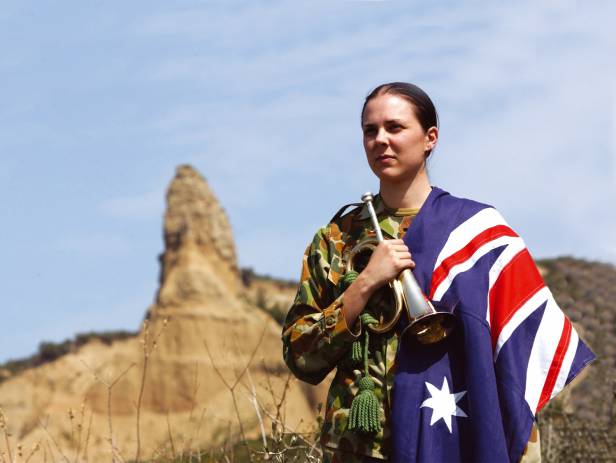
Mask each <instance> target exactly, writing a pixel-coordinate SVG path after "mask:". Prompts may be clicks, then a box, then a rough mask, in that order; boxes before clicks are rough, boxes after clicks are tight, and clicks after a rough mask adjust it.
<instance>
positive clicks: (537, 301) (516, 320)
mask: <svg viewBox="0 0 616 463" xmlns="http://www.w3.org/2000/svg"><path fill="white" fill-rule="evenodd" d="M550 295H551V293H550V290H549V289H548V287H547V286H544V287H543V288H540V289H539V290H538V291H537V292H536V293H535V294H533V295H532V297H531V298H530V299H528V301H526V302H525V303H524V304H523V305H522V307H520V308H519V309H518V310H517V311H516V312H515V313H514V314H513V316H512V317H511V319H510V320H509V321H508V322H507V323H506V324H505V326H503V329H502V330H501V332H500V335H499V336H498V339H497V341H496V347H495V349H494V362H496V359H497V358H498V353H499V352H500V350H501V348H502V347H503V345H504V344H505V343H506V342H507V341H508V340H509V338H510V337H511V335H512V334H513V332H514V331H515V330H516V329H517V328H518V327H519V326H520V325H521V324H522V322H524V320H526V319H527V318H528V317H529V316H530V315H531V314H532V313H533V312H534V311H535V310H537V309H538V308H539V307H540V306H541V304H543V303H544V302H545V301H546V300H547V299H548V298H549V297H550Z"/></svg>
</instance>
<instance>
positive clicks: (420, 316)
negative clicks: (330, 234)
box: [361, 192, 455, 344]
mask: <svg viewBox="0 0 616 463" xmlns="http://www.w3.org/2000/svg"><path fill="white" fill-rule="evenodd" d="M373 199H374V198H373V196H372V193H370V192H366V193H364V194H363V195H362V197H361V200H362V201H363V202H364V203H365V204H366V206H367V207H368V211H369V213H370V218H371V219H372V225H373V226H374V230H375V232H376V236H377V240H378V242H379V243H380V242H382V241H384V238H383V233H382V232H381V226H380V224H379V221H378V219H377V217H376V212H375V211H374V206H373V204H372V201H373ZM391 286H392V289H393V290H394V291H396V292H399V293H400V296H401V299H402V304H401V306H402V307H404V309H405V310H406V315H407V317H408V322H409V323H408V326H407V327H406V328H405V329H404V331H403V332H402V337H405V336H412V337H413V338H415V339H416V340H417V341H418V342H420V343H421V344H433V343H436V342H439V341H441V340H443V339H445V338H446V337H447V336H448V335H449V334H450V333H451V331H452V330H453V327H454V324H455V316H454V315H453V314H451V313H449V312H442V311H437V310H436V309H435V308H434V306H433V305H432V303H431V302H430V301H429V300H428V298H427V297H426V296H425V295H424V293H423V291H422V290H421V288H420V286H419V283H417V280H416V279H415V276H414V275H413V272H411V270H410V269H404V270H403V271H402V272H401V273H400V275H399V276H398V277H397V278H396V279H395V280H394V281H393V282H391ZM399 311H401V308H400V309H396V313H395V315H394V317H393V318H394V319H395V320H396V321H397V320H398V318H399V317H400V313H399ZM394 324H395V323H391V322H389V323H387V326H388V327H389V326H393V325H394ZM371 329H372V330H373V331H377V332H382V331H383V330H382V329H381V327H380V326H376V327H372V328H371Z"/></svg>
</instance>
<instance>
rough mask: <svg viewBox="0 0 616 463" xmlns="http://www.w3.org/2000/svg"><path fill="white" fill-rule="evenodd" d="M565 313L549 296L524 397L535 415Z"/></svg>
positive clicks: (532, 354) (561, 329)
mask: <svg viewBox="0 0 616 463" xmlns="http://www.w3.org/2000/svg"><path fill="white" fill-rule="evenodd" d="M564 324H565V315H564V314H563V312H562V310H560V308H559V307H558V305H556V301H555V300H554V298H553V297H551V296H550V297H548V301H547V304H546V307H545V311H544V313H543V318H542V319H541V323H540V324H539V329H538V330H537V335H536V336H535V340H534V342H533V348H532V350H531V352H530V358H529V360H528V367H527V370H526V391H525V393H524V398H525V399H526V402H527V403H528V405H529V407H530V409H531V411H532V413H533V415H534V414H535V413H536V411H537V406H538V405H539V399H540V398H541V392H542V391H543V386H544V384H545V380H546V378H547V376H548V372H549V370H550V366H551V365H552V360H553V359H554V354H555V353H556V348H557V347H558V342H559V341H560V337H561V335H562V332H563V328H564Z"/></svg>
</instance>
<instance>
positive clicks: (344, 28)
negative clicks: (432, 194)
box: [0, 1, 616, 361]
mask: <svg viewBox="0 0 616 463" xmlns="http://www.w3.org/2000/svg"><path fill="white" fill-rule="evenodd" d="M615 13H616V6H614V4H613V3H608V2H584V3H583V6H582V3H581V2H580V3H579V4H578V3H577V2H567V1H564V2H556V1H551V2H515V4H514V3H513V2H510V3H509V2H498V3H496V2H434V5H432V6H429V7H426V6H425V5H424V2H398V1H367V2H362V1H357V2H356V1H344V2H336V1H334V2H331V1H330V2H325V1H323V2H310V3H307V2H306V3H302V2H293V1H288V2H275V1H271V2H231V1H229V2H173V3H172V2H53V1H41V2H33V1H30V2H17V1H15V2H5V3H3V7H2V10H1V11H0V73H1V75H2V85H1V86H0V153H1V156H0V198H1V199H0V201H1V204H2V212H3V214H2V216H3V224H2V227H1V228H0V230H1V235H0V237H1V238H2V243H3V251H4V252H3V253H2V256H3V264H4V265H2V267H1V270H0V272H1V273H0V281H1V282H2V287H1V290H2V309H1V310H2V321H3V325H4V329H3V333H2V334H3V335H2V338H1V340H0V361H2V360H6V359H8V358H15V357H20V356H24V355H28V354H31V353H33V352H34V351H35V350H36V348H37V345H38V343H39V342H40V341H41V340H55V341H59V340H62V339H64V338H66V337H70V336H72V335H73V334H75V333H76V332H83V331H88V330H107V329H136V328H137V327H138V325H139V323H140V321H141V319H142V317H143V314H144V311H145V309H146V308H147V306H148V305H149V304H151V302H152V301H153V297H154V294H155V290H156V287H157V278H158V262H157V255H158V254H159V253H160V252H161V251H162V250H163V242H162V228H161V227H162V214H163V211H164V193H165V189H166V187H167V185H168V182H169V181H170V179H171V178H172V176H173V174H174V169H175V166H176V165H178V164H181V163H191V164H193V165H194V166H195V167H196V168H197V169H198V170H199V171H200V172H201V173H202V174H203V175H204V176H205V177H206V178H207V180H208V182H209V183H210V185H211V187H212V188H213V190H214V191H215V192H216V194H217V196H218V198H219V199H220V201H221V203H222V205H223V207H224V208H225V209H226V211H227V213H228V214H229V217H230V220H231V223H232V226H233V233H234V238H235V240H236V243H237V251H238V255H239V260H240V265H242V266H251V267H253V268H255V270H257V271H258V272H261V273H267V274H270V275H274V276H278V277H284V278H294V279H295V278H297V277H298V275H299V269H300V259H301V255H302V252H303V250H304V248H305V246H306V244H307V243H308V241H309V240H310V238H311V237H312V234H313V233H314V231H315V230H316V229H317V228H318V227H319V226H320V225H322V224H324V223H325V222H326V221H327V220H328V219H329V218H330V217H331V216H332V215H333V214H334V213H335V211H336V210H337V209H338V207H339V206H340V205H342V204H344V203H348V202H355V201H358V200H359V197H360V196H361V194H362V193H363V192H364V191H366V190H373V191H376V190H377V189H378V184H377V182H376V179H375V177H374V176H373V175H372V173H371V172H370V170H369V168H368V167H367V164H366V163H365V159H364V153H363V149H362V146H361V132H360V129H359V112H360V109H361V105H362V103H363V99H364V97H365V96H366V94H367V93H368V92H369V91H370V90H371V89H372V88H373V87H374V86H376V85H378V84H380V83H383V82H387V81H394V80H405V81H411V82H414V83H416V84H418V85H420V86H421V87H422V88H424V89H425V90H426V91H427V92H428V93H429V94H430V95H431V97H432V98H433V100H434V102H435V104H436V106H437V109H438V111H439V115H440V120H441V131H440V140H439V144H438V147H437V149H436V151H435V152H434V154H433V159H432V162H431V164H430V176H431V180H432V183H433V184H434V185H438V186H439V187H441V188H444V189H446V190H448V191H450V192H451V193H453V194H455V195H457V196H466V197H472V198H474V199H477V200H479V201H483V202H488V203H490V204H493V205H495V206H496V207H497V208H498V209H499V210H500V211H501V212H502V213H503V215H504V216H505V217H506V218H507V220H508V221H509V222H510V224H511V225H512V226H513V227H514V228H515V229H516V230H517V231H518V232H519V233H520V234H521V236H522V237H524V239H525V241H526V243H527V245H528V247H529V249H530V251H531V254H533V255H534V256H535V257H554V256H560V255H573V256H576V257H581V258H586V259H592V260H601V261H604V262H612V263H616V241H615V239H614V236H616V214H615V213H614V204H615V202H616V60H614V56H616V35H615V34H614V32H612V30H613V27H612V26H613V24H612V19H613V18H614V17H616V15H615Z"/></svg>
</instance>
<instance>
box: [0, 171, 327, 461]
mask: <svg viewBox="0 0 616 463" xmlns="http://www.w3.org/2000/svg"><path fill="white" fill-rule="evenodd" d="M164 238H165V250H164V252H163V253H162V255H161V256H160V263H161V268H160V288H159V290H158V292H157V296H156V301H155V303H154V305H153V306H151V307H149V308H148V310H147V316H146V319H147V323H146V325H145V326H147V327H146V328H144V329H142V330H141V332H140V334H139V335H138V336H136V337H132V338H128V339H124V340H120V341H115V342H113V343H112V344H111V345H110V346H106V345H104V344H102V343H100V342H97V341H91V342H88V343H86V344H85V345H84V346H82V347H81V348H80V349H79V350H78V351H77V352H73V353H70V354H68V355H64V356H62V357H61V358H59V359H57V360H55V361H53V362H51V363H47V364H45V365H42V366H40V367H37V368H31V369H29V370H26V371H24V372H22V373H20V374H18V375H16V376H14V377H12V378H9V379H7V380H6V381H4V382H3V383H1V384H0V406H1V407H2V409H3V411H4V415H5V416H7V417H8V423H7V426H8V429H9V430H10V432H11V434H12V435H13V438H14V439H18V440H20V441H21V442H22V445H23V446H24V448H25V449H29V448H32V446H34V445H36V443H40V444H41V445H42V446H43V449H44V451H45V452H46V453H47V454H48V455H51V454H53V455H55V458H59V456H60V455H59V453H60V450H61V451H62V452H63V453H64V454H65V456H67V457H68V458H70V459H71V460H73V458H74V455H75V454H76V453H77V452H80V453H81V455H84V452H86V449H85V448H84V444H85V437H84V436H85V435H86V432H87V428H89V429H90V436H89V439H88V444H87V445H88V446H87V455H88V458H89V460H88V461H101V460H105V461H108V460H109V459H110V457H111V455H112V453H113V454H115V455H116V456H115V458H116V459H120V458H123V459H126V460H129V459H133V458H135V456H136V450H137V435H138V434H137V412H138V411H139V436H140V449H141V450H140V457H141V458H142V459H144V458H148V459H149V458H151V457H153V456H155V455H156V452H158V453H165V452H166V453H167V454H169V448H170V447H171V448H172V449H171V450H172V451H173V452H179V450H180V449H182V448H186V447H187V446H189V445H190V446H191V447H192V448H197V447H200V448H209V447H211V446H212V445H216V444H218V443H220V442H222V441H224V440H225V439H228V438H230V437H231V438H233V437H237V436H238V435H239V433H240V432H241V431H240V429H239V427H238V419H237V416H236V408H235V406H234V403H233V400H232V395H231V393H230V390H229V388H228V387H227V386H225V384H224V383H223V380H221V377H220V376H219V374H220V375H221V376H222V377H223V378H224V381H225V382H226V383H227V385H233V384H234V383H236V381H237V382H238V384H237V386H236V387H235V389H234V393H235V398H236V400H237V410H238V412H239V415H240V419H241V422H242V424H243V428H244V429H243V431H244V432H245V433H246V434H247V435H250V436H255V435H256V433H257V432H258V419H257V414H256V411H255V408H254V403H253V401H252V399H251V397H252V385H253V384H254V387H255V392H256V397H257V399H258V401H259V403H260V404H261V405H262V406H263V407H264V408H265V409H266V410H265V411H264V410H261V414H262V415H263V417H264V419H265V421H266V422H265V425H266V426H267V425H268V423H267V410H270V411H271V410H273V404H274V402H276V401H277V400H278V399H279V398H280V397H281V396H282V394H283V393H285V391H284V389H285V380H286V375H287V369H286V366H285V365H284V363H283V361H282V358H281V352H282V350H281V342H280V326H279V325H278V324H277V323H276V322H275V321H274V320H273V319H272V318H271V317H270V316H269V315H268V314H266V313H265V312H264V311H262V310H260V309H258V308H257V307H255V306H254V305H252V304H251V303H249V302H248V301H249V300H250V299H249V298H248V297H247V294H246V293H245V289H244V286H243V285H242V282H241V279H240V275H239V271H238V265H237V260H236V253H235V246H234V242H233V238H232V231H231V227H230V224H229V221H228V219H227V216H226V214H225V212H224V211H223V209H222V208H221V206H220V204H219V203H218V201H217V200H216V198H215V196H214V194H213V193H212V191H211V190H210V188H209V186H208V185H207V183H206V182H205V180H204V179H203V178H202V177H201V176H200V175H199V174H198V173H197V172H196V171H195V170H194V169H193V168H191V167H190V166H180V167H178V169H177V172H176V176H175V178H174V179H173V181H172V182H171V184H170V186H169V189H168V193H167V211H166V214H165V222H164ZM208 351H209V353H208ZM246 365H250V366H249V368H248V371H246V372H245V367H246ZM144 366H146V367H147V368H145V369H144ZM215 368H216V369H217V370H218V373H217V372H216V370H215ZM142 385H143V389H142ZM286 397H287V400H286V401H285V405H284V407H283V409H282V410H281V411H282V413H283V414H284V417H285V422H286V424H287V425H288V426H289V427H290V428H291V429H295V430H300V431H301V430H303V431H306V430H308V429H309V428H310V427H312V426H314V422H315V416H316V409H315V403H314V402H315V399H312V400H311V397H323V387H321V388H320V389H313V388H309V387H307V386H305V385H302V384H300V383H299V382H297V381H294V380H293V381H291V383H290V385H289V387H288V388H287V390H286ZM82 407H83V408H82ZM82 410H83V412H84V419H83V425H82V427H81V428H79V427H78V423H79V421H80V420H81V412H82ZM71 416H72V418H71ZM90 419H91V427H90V426H89V423H90ZM79 436H81V439H79ZM110 436H111V437H112V441H113V442H112V443H110V442H109V437H110ZM112 444H113V445H112ZM112 447H113V449H112ZM39 452H41V453H39V456H41V455H42V452H43V450H39Z"/></svg>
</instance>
